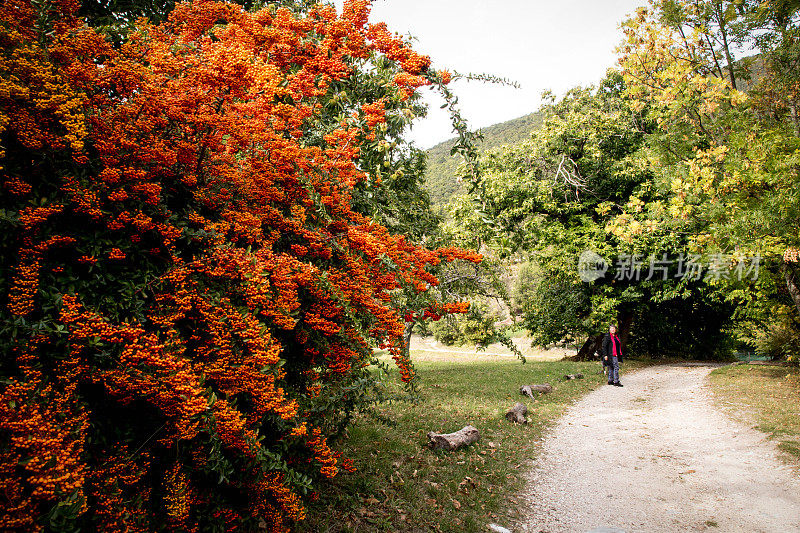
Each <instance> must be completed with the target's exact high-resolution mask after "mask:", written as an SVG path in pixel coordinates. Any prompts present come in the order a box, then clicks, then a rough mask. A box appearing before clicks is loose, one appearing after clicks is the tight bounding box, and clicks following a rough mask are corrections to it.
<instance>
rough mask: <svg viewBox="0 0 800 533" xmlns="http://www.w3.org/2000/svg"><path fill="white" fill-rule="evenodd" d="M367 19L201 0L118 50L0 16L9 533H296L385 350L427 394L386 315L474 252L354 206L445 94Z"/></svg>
mask: <svg viewBox="0 0 800 533" xmlns="http://www.w3.org/2000/svg"><path fill="white" fill-rule="evenodd" d="M368 10H369V6H368V4H367V2H364V1H358V0H355V1H348V2H345V7H344V11H343V14H342V16H338V15H337V14H336V11H335V9H334V8H332V7H330V6H321V5H320V6H316V7H311V8H309V9H308V10H307V11H306V12H304V13H303V12H292V11H290V10H288V9H284V8H275V7H274V6H273V7H268V8H265V9H263V10H260V11H257V12H254V13H248V12H246V11H244V10H243V9H242V8H241V7H239V6H237V5H235V4H230V3H224V2H215V1H202V0H201V1H196V2H194V3H184V4H179V5H177V6H176V7H175V9H174V11H173V12H172V13H171V14H170V16H169V18H168V19H167V21H166V22H165V23H163V24H160V25H154V24H150V23H147V22H139V23H138V26H137V27H136V28H135V29H134V31H132V32H131V33H130V35H129V36H128V38H127V40H126V41H125V42H124V43H123V44H121V45H120V46H119V47H117V48H114V47H112V46H111V45H110V44H108V43H107V42H106V41H105V40H104V39H103V38H102V37H101V36H100V35H99V34H97V33H96V32H94V31H93V30H91V29H90V28H88V27H86V26H85V25H84V23H83V22H81V21H80V20H79V18H78V17H77V16H76V12H77V3H76V2H74V1H73V0H60V1H56V2H52V3H46V4H42V3H38V2H36V3H34V2H29V1H25V0H9V1H7V2H4V3H3V4H2V6H0V40H2V43H3V48H2V52H0V58H1V59H2V61H3V81H2V84H3V90H2V91H0V110H1V111H2V115H0V128H2V141H3V149H4V152H3V154H2V156H3V159H2V166H3V168H2V174H0V188H2V191H3V193H2V196H1V197H0V198H1V199H0V224H2V231H0V249H1V250H2V254H0V266H2V269H1V270H0V271H1V272H2V277H0V287H2V289H1V291H2V295H3V298H4V302H3V303H4V305H3V306H2V311H1V313H2V314H1V315H0V344H2V354H3V359H2V366H1V367H0V377H1V378H2V381H1V382H0V487H2V492H3V494H4V505H3V507H2V510H0V520H2V522H3V524H4V526H5V527H7V528H10V529H29V530H30V529H57V530H63V531H69V530H79V529H83V530H95V531H104V530H118V529H119V530H122V529H129V530H141V531H150V530H158V529H170V530H173V529H175V530H177V529H186V530H194V531H198V530H203V531H214V530H218V531H221V530H230V529H234V528H241V529H245V530H255V529H268V530H272V531H281V530H284V529H285V528H286V527H287V524H289V523H290V522H291V521H293V520H299V519H302V517H303V515H304V511H303V504H302V498H303V497H306V496H313V486H314V480H315V479H316V478H319V477H320V476H326V477H330V476H334V475H335V474H336V473H337V470H338V469H339V468H340V467H344V468H348V463H347V460H346V458H341V457H338V456H337V454H336V453H335V452H334V451H332V450H331V449H330V447H329V446H328V438H329V436H331V435H334V434H336V433H337V432H339V431H341V429H342V428H343V427H344V425H345V424H347V422H348V420H349V417H350V415H351V413H352V412H353V411H354V410H355V409H358V408H360V407H361V406H363V405H364V404H365V403H367V402H370V401H374V400H376V399H377V398H379V394H380V390H379V389H376V388H375V386H374V385H373V383H372V381H371V380H370V374H369V372H368V371H367V366H368V364H369V363H370V361H372V357H373V355H372V350H373V346H372V343H373V340H374V342H377V343H380V344H382V345H384V346H386V347H388V348H389V349H390V351H391V352H392V353H393V354H394V357H395V359H396V361H397V363H398V365H399V367H400V369H401V374H402V376H403V379H404V380H405V381H409V380H411V379H412V377H413V369H412V368H411V366H410V361H408V360H406V359H405V358H404V357H403V355H402V350H401V349H400V345H401V342H402V338H401V337H402V332H403V323H402V321H401V320H400V319H399V317H398V313H397V312H396V311H395V309H394V308H393V307H392V305H391V300H392V297H393V295H394V294H395V293H397V292H398V291H402V290H413V291H416V292H424V291H425V290H426V288H427V287H429V286H433V285H436V283H437V280H436V279H435V278H434V277H433V276H432V275H431V274H429V273H428V271H427V270H426V269H427V268H428V267H429V266H431V265H435V264H437V263H439V262H440V261H441V260H442V258H446V259H453V258H457V257H466V256H465V255H464V254H463V253H462V252H460V251H458V250H452V249H451V250H442V251H431V250H426V249H423V248H420V247H417V246H415V245H413V244H411V243H409V242H408V241H407V240H406V239H405V238H403V237H399V236H396V235H392V234H390V233H389V232H388V231H387V230H386V229H385V228H384V227H382V226H380V225H378V224H376V223H374V221H373V220H372V219H371V218H369V217H366V216H364V215H363V214H361V213H359V212H356V211H355V210H354V209H353V208H352V206H351V196H352V193H353V191H354V189H355V187H357V186H358V187H361V190H363V189H364V188H368V187H369V186H374V187H378V186H379V184H380V181H381V180H380V173H379V171H378V167H379V164H381V163H382V162H383V161H384V159H383V157H384V155H383V154H382V152H383V151H380V152H379V150H378V149H377V147H378V146H379V143H380V141H381V140H382V135H383V133H384V132H385V131H386V129H387V128H386V127H385V126H386V124H387V123H389V124H390V126H391V127H392V128H394V129H395V130H396V129H398V128H402V127H403V124H404V122H403V121H404V120H405V119H404V118H403V115H402V113H401V110H402V109H403V108H404V106H406V105H408V104H407V101H408V99H409V98H410V97H412V95H413V92H414V90H415V89H416V88H417V87H419V86H421V85H424V84H428V83H431V82H432V81H433V82H436V83H440V82H441V81H442V76H444V75H443V74H440V73H436V72H434V71H432V70H430V69H429V68H428V66H429V60H428V58H427V57H425V56H422V55H419V54H417V53H416V52H414V51H413V50H411V49H410V48H408V47H407V46H406V44H405V43H404V42H403V41H401V40H399V39H397V38H395V37H393V36H392V35H391V34H390V33H389V32H388V30H387V29H386V27H385V26H384V25H382V24H373V25H371V24H367V22H366V21H367V15H368ZM359 69H362V70H361V71H359ZM368 72H369V73H371V74H370V75H371V76H373V77H370V75H367V73H368ZM381 146H385V145H381ZM469 257H472V258H473V259H475V258H474V256H469Z"/></svg>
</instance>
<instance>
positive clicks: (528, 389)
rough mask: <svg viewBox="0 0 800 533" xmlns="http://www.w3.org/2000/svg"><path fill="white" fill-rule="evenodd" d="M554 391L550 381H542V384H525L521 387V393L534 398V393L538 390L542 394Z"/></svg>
mask: <svg viewBox="0 0 800 533" xmlns="http://www.w3.org/2000/svg"><path fill="white" fill-rule="evenodd" d="M552 391H553V386H552V385H550V384H549V383H542V384H540V385H523V386H522V387H520V388H519V393H520V394H523V395H525V396H527V397H528V398H533V399H535V398H534V397H533V393H534V392H538V393H540V394H547V393H548V392H552Z"/></svg>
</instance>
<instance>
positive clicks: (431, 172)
mask: <svg viewBox="0 0 800 533" xmlns="http://www.w3.org/2000/svg"><path fill="white" fill-rule="evenodd" d="M541 125H542V115H541V114H540V113H539V112H534V113H531V114H529V115H525V116H523V117H519V118H515V119H513V120H509V121H508V122H501V123H500V124H495V125H493V126H489V127H487V128H483V129H482V131H483V135H484V138H483V141H482V142H481V144H480V150H481V152H485V151H488V150H491V149H492V148H497V147H498V146H503V145H504V144H515V143H518V142H520V141H523V140H525V139H527V138H528V137H529V136H530V134H531V132H532V131H534V130H536V129H537V128H539V126H541ZM454 142H455V139H450V140H447V141H444V142H443V143H439V144H437V145H436V146H434V147H433V148H429V149H428V150H427V151H426V153H427V154H428V170H427V171H426V172H425V188H426V189H427V190H428V192H430V194H431V200H432V201H433V203H434V204H435V205H437V204H443V203H446V202H447V201H448V200H449V199H450V198H451V197H452V196H453V195H456V194H459V193H461V192H462V191H463V190H462V187H461V184H460V183H458V182H457V181H456V178H455V176H456V171H457V170H458V164H459V163H460V158H458V157H453V156H451V155H450V148H452V147H453V143H454Z"/></svg>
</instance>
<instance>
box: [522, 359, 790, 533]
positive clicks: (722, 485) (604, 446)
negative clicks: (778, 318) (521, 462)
mask: <svg viewBox="0 0 800 533" xmlns="http://www.w3.org/2000/svg"><path fill="white" fill-rule="evenodd" d="M711 370H713V368H711V367H707V366H690V367H686V366H659V367H651V368H646V369H644V370H640V371H638V372H635V373H632V374H629V375H625V374H624V371H623V376H622V381H623V383H624V385H625V387H623V388H618V387H610V386H603V388H601V389H599V390H597V391H595V392H593V393H591V394H589V395H588V396H587V397H586V398H584V399H583V400H581V401H580V402H578V403H577V404H575V405H574V406H572V407H571V408H570V410H569V411H568V412H567V414H566V415H565V416H564V417H563V418H562V419H561V420H560V421H559V423H558V425H557V426H556V427H555V428H554V430H553V431H552V432H551V433H550V435H549V436H548V437H547V438H546V439H545V441H544V443H543V450H542V454H541V455H540V458H539V461H538V467H537V468H536V469H534V471H533V472H532V473H531V479H530V481H529V483H528V489H527V491H526V493H525V494H524V495H523V498H524V500H526V501H527V505H526V507H527V508H528V509H529V513H528V516H529V518H528V520H527V522H526V523H525V524H521V525H519V526H518V527H517V528H514V530H515V531H526V532H540V531H543V532H552V533H556V532H562V531H563V532H570V533H573V532H586V531H593V530H597V531H625V532H627V533H633V532H648V533H652V532H662V531H663V532H675V531H718V532H731V531H742V532H744V531H747V532H756V531H769V532H773V531H774V532H788V531H795V532H800V476H798V475H797V473H795V472H792V470H791V469H790V468H789V467H788V466H786V465H785V464H784V463H782V462H781V461H780V459H779V456H778V452H777V450H776V449H775V447H774V446H773V445H772V444H771V443H770V442H768V441H767V440H766V439H765V437H764V435H763V434H762V433H760V432H758V431H756V430H754V429H751V428H749V427H747V426H744V425H741V424H738V423H736V422H734V421H733V420H731V419H730V418H728V417H726V416H725V415H724V414H722V413H720V412H719V411H718V410H717V409H715V408H714V407H713V405H712V402H711V398H710V391H709V390H708V388H707V385H706V381H707V380H706V377H707V375H708V373H709V372H710V371H711Z"/></svg>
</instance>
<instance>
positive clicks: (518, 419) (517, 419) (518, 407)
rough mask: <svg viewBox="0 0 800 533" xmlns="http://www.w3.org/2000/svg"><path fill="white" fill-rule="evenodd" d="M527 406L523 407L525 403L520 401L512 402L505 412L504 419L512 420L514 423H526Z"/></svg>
mask: <svg viewBox="0 0 800 533" xmlns="http://www.w3.org/2000/svg"><path fill="white" fill-rule="evenodd" d="M527 414H528V408H527V407H525V404H524V403H522V402H517V403H515V404H514V407H512V408H511V409H509V410H508V412H506V419H507V420H508V421H509V422H513V423H514V424H527V423H528V417H527V416H526V415H527Z"/></svg>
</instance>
